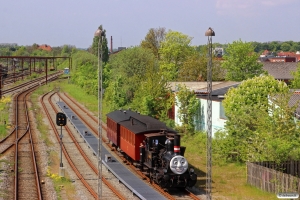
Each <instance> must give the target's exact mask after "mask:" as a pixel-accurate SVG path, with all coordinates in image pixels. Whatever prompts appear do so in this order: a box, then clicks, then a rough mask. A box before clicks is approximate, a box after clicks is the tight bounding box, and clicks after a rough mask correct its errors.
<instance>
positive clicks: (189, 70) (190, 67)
mask: <svg viewBox="0 0 300 200" xmlns="http://www.w3.org/2000/svg"><path fill="white" fill-rule="evenodd" d="M206 76H207V57H206V56H202V55H200V54H199V53H198V52H197V51H195V52H193V54H192V55H189V56H188V57H187V58H186V60H185V61H184V62H183V64H182V66H181V68H180V69H179V72H178V79H177V80H178V81H204V80H206Z"/></svg>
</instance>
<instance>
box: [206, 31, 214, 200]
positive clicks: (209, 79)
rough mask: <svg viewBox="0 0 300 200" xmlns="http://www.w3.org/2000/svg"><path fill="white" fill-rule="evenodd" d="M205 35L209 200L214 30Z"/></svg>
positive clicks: (207, 193)
mask: <svg viewBox="0 0 300 200" xmlns="http://www.w3.org/2000/svg"><path fill="white" fill-rule="evenodd" d="M205 36H207V37H208V41H207V48H208V62H207V143H206V151H207V152H206V157H207V160H206V170H207V172H206V195H207V199H209V200H211V198H212V197H211V187H212V186H211V183H212V180H211V174H212V173H211V168H212V152H211V151H212V149H211V140H212V97H211V92H212V36H215V32H214V31H213V30H212V28H210V27H209V29H208V30H207V31H206V32H205Z"/></svg>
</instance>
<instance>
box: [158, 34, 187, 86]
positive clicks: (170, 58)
mask: <svg viewBox="0 0 300 200" xmlns="http://www.w3.org/2000/svg"><path fill="white" fill-rule="evenodd" d="M191 40H192V38H191V37H189V36H187V35H184V34H182V33H180V32H177V31H169V32H168V33H167V34H166V38H165V40H164V41H162V42H161V47H160V49H159V52H158V53H159V54H160V67H161V69H162V72H163V73H164V76H165V77H166V79H167V80H169V81H171V80H177V77H178V71H179V70H180V68H181V67H182V65H183V63H184V61H185V60H186V58H187V57H188V56H189V55H191V52H192V51H193V50H192V49H193V48H192V47H191V46H190V42H191Z"/></svg>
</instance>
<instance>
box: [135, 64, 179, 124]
mask: <svg viewBox="0 0 300 200" xmlns="http://www.w3.org/2000/svg"><path fill="white" fill-rule="evenodd" d="M171 94H172V92H171V89H170V87H169V86H168V82H167V81H166V80H165V79H164V78H163V74H162V73H161V70H160V68H159V66H158V64H157V62H153V63H152V64H150V65H149V66H148V67H147V69H146V72H145V77H144V79H142V80H141V82H140V87H139V88H138V89H137V90H136V92H135V95H134V99H133V101H132V104H131V107H132V108H133V109H135V110H137V111H139V112H141V113H142V114H145V115H149V116H152V117H155V118H158V119H160V120H162V121H165V122H167V119H168V117H167V113H168V111H169V109H170V108H171V107H172V105H173V104H174V102H173V96H171Z"/></svg>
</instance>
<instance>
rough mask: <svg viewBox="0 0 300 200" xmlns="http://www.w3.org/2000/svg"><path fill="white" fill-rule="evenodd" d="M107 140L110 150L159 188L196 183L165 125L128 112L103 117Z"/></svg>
mask: <svg viewBox="0 0 300 200" xmlns="http://www.w3.org/2000/svg"><path fill="white" fill-rule="evenodd" d="M107 137H108V139H109V141H110V142H111V143H112V145H113V146H115V147H116V149H118V150H119V151H121V152H122V153H124V154H125V156H126V157H127V158H128V160H130V161H131V162H132V163H135V164H136V166H137V167H139V168H140V170H141V171H142V172H143V173H145V174H146V175H147V176H149V177H150V178H151V180H152V181H154V182H155V183H157V184H159V185H160V186H161V187H163V188H173V187H174V188H184V187H187V186H189V187H192V186H194V185H195V184H196V182H197V175H196V174H195V173H194V169H193V168H190V169H189V168H188V161H187V160H186V159H185V158H184V152H185V147H181V146H180V135H179V134H178V133H177V132H176V131H175V130H172V129H170V128H169V127H167V126H166V124H165V123H163V122H161V121H159V120H157V119H154V118H152V117H149V116H146V115H141V114H139V113H137V112H134V111H131V110H117V111H113V112H111V113H108V114H107Z"/></svg>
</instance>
